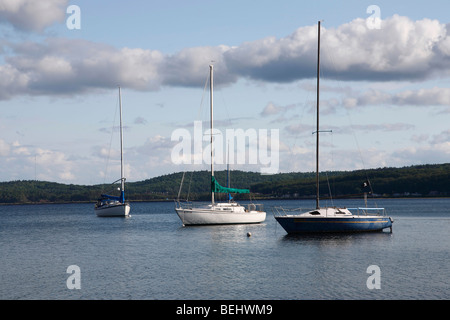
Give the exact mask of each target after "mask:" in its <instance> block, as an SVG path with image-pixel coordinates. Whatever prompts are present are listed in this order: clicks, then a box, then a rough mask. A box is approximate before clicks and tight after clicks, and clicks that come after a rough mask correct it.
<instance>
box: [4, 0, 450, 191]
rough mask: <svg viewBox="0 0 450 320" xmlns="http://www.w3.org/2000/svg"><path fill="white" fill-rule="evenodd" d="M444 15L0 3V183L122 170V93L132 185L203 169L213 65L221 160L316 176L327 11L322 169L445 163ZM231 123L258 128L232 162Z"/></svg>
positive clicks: (354, 7)
mask: <svg viewBox="0 0 450 320" xmlns="http://www.w3.org/2000/svg"><path fill="white" fill-rule="evenodd" d="M73 6H75V7H73ZM449 9H450V3H449V2H448V1H444V0H442V1H439V0H429V1H426V2H424V1H421V2H419V1H416V2H411V1H402V0H401V1H377V0H375V1H373V0H371V1H360V0H358V1H357V0H348V1H347V0H341V1H335V0H329V1H326V0H322V1H298V0H279V1H268V0H259V1H250V0H244V1H243V0H239V1H235V0H227V1H218V0H209V1H206V0H184V1H181V0H165V1H152V0H150V1H149V0H147V1H143V0H142V1H141V0H129V1H117V0H116V1H114V0H112V1H111V0H109V1H106V0H96V1H92V0H89V1H88V0H80V1H75V0H73V1H68V0H45V1H44V0H43V1H34V0H0V161H1V165H0V181H13V180H35V179H36V180H45V181H54V182H60V183H66V184H84V185H93V184H100V183H109V182H112V181H114V180H116V179H118V178H120V152H119V150H120V149H119V130H118V126H119V120H118V119H119V116H118V86H120V87H121V92H122V106H123V134H124V155H123V157H124V163H125V177H126V178H127V181H131V182H132V181H142V180H145V179H149V178H152V177H156V176H160V175H165V174H170V173H174V172H180V171H191V170H208V169H209V168H210V167H209V163H208V152H209V151H208V147H209V142H208V139H209V137H208V135H207V134H208V128H209V91H208V87H207V86H206V84H207V80H208V74H209V65H210V64H213V65H214V127H215V129H216V131H217V132H215V134H214V141H215V142H216V143H215V148H216V149H217V150H216V152H218V153H217V157H216V164H215V169H216V170H224V169H226V163H227V162H228V163H230V165H231V168H232V169H240V170H248V171H254V172H264V170H265V169H267V168H270V170H266V173H267V172H269V171H270V172H269V173H277V172H310V171H314V170H315V134H313V132H314V131H315V130H316V129H315V123H316V113H315V110H316V109H315V105H316V63H317V22H318V21H319V20H320V21H321V72H320V89H321V90H320V130H321V131H322V132H321V133H320V169H321V170H357V169H370V168H380V167H403V166H410V165H418V164H435V163H446V162H450V126H449V123H450V121H449V120H450V81H449V80H450V24H449V23H450V21H449V19H448V12H449ZM196 121H197V122H196ZM195 123H197V127H195ZM199 123H200V125H201V128H200V129H199V128H198V124H199ZM238 129H239V130H242V131H243V132H246V133H250V132H254V133H256V136H251V135H250V134H249V139H248V140H247V143H246V145H245V146H244V147H242V146H241V148H240V149H239V148H238V146H237V144H235V145H232V149H234V150H233V151H234V153H233V152H231V153H230V155H231V158H232V159H230V157H227V156H225V154H226V152H227V150H229V145H228V144H227V143H226V141H227V140H226V138H227V133H228V132H229V131H230V130H231V131H233V130H234V132H237V130H238ZM196 130H197V131H196ZM198 130H200V131H198ZM227 130H228V131H227ZM198 132H200V135H198V134H197V133H198ZM180 133H183V135H182V136H181V135H179V134H180ZM269 133H270V134H269ZM198 137H202V138H200V142H199V141H198V139H197V140H195V139H196V138H198ZM252 139H253V140H252ZM203 140H204V141H203ZM255 141H256V142H255ZM185 143H187V144H185ZM199 143H200V148H197V147H198V146H199ZM227 145H228V149H227V147H226V146H227ZM255 145H256V149H252V146H253V147H254V146H255ZM184 146H187V147H186V148H184ZM196 146H197V147H196ZM181 147H183V148H184V149H180V148H181ZM188 147H189V148H190V149H189V151H191V152H192V153H191V154H189V153H188V152H187V151H188ZM180 150H181V152H180ZM242 150H243V151H242ZM219 151H220V152H222V154H220V153H219ZM238 151H239V152H241V154H242V152H243V153H244V154H245V159H244V160H242V158H239V155H238ZM262 151H266V153H264V152H262ZM205 155H206V156H205ZM264 155H266V156H265V157H264ZM269 155H270V156H269ZM198 159H200V161H198ZM202 159H203V161H202ZM239 159H241V160H239ZM255 159H256V160H255Z"/></svg>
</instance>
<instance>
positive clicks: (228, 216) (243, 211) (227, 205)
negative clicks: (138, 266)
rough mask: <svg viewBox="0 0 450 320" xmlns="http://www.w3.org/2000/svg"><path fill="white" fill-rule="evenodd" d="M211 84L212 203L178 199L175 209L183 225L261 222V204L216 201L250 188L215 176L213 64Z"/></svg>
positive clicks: (263, 218) (210, 70) (262, 218)
mask: <svg viewBox="0 0 450 320" xmlns="http://www.w3.org/2000/svg"><path fill="white" fill-rule="evenodd" d="M209 73H210V75H209V80H210V81H209V84H210V129H211V203H208V204H205V205H198V206H194V205H193V204H192V203H182V202H180V201H179V199H178V200H177V201H176V207H175V211H176V213H177V214H178V217H179V218H180V219H181V221H182V223H183V225H185V226H186V225H215V224H248V223H261V222H263V221H264V220H265V219H266V212H265V211H263V209H262V205H260V204H253V203H251V204H249V205H247V207H245V206H243V205H240V204H238V203H236V202H234V201H231V200H229V201H227V202H216V201H215V197H214V194H215V193H250V191H249V190H248V189H236V188H227V187H223V186H221V185H220V184H219V182H217V180H216V178H215V177H214V146H213V143H214V140H213V65H210V66H209Z"/></svg>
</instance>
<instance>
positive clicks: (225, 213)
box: [175, 204, 266, 225]
mask: <svg viewBox="0 0 450 320" xmlns="http://www.w3.org/2000/svg"><path fill="white" fill-rule="evenodd" d="M175 211H176V212H177V214H178V217H179V218H180V219H181V221H182V222H183V225H214V224H248V223H261V222H263V221H264V220H265V219H266V212H264V211H258V210H245V208H244V207H243V206H239V205H227V204H217V205H214V206H211V205H208V206H205V207H198V208H182V207H181V206H179V207H177V208H176V209H175Z"/></svg>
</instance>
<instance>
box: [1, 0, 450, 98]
mask: <svg viewBox="0 0 450 320" xmlns="http://www.w3.org/2000/svg"><path fill="white" fill-rule="evenodd" d="M21 3H22V2H21ZM24 3H25V2H24ZM27 3H28V2H27ZM52 3H53V6H52V8H54V7H56V6H57V5H60V4H61V3H64V2H56V1H55V2H51V3H50V4H49V5H51V4H52ZM8 8H9V7H8ZM10 11H12V9H11V8H10V9H9V11H8V12H10ZM50 12H51V10H50ZM49 15H50V14H49ZM447 29H448V28H447V26H446V25H444V24H442V23H439V21H437V20H429V19H423V20H418V21H412V20H410V19H409V18H407V17H400V16H397V15H394V16H393V17H390V18H387V19H386V20H384V21H383V24H382V28H381V29H379V30H376V29H375V30H371V29H368V28H367V26H366V25H365V20H363V19H355V20H353V21H351V22H349V23H346V24H343V25H341V26H339V27H337V28H330V29H325V28H324V30H323V38H322V48H323V55H322V70H323V72H324V76H325V77H329V78H335V79H341V80H369V81H386V80H404V79H407V80H421V79H427V78H430V77H435V76H445V75H447V74H449V73H450V40H449V37H448V34H447ZM316 41H317V30H316V26H307V27H301V28H299V29H297V30H296V31H295V32H293V33H292V34H291V35H289V36H287V37H284V38H280V39H277V38H274V37H269V38H264V39H260V40H255V41H250V42H245V43H242V44H241V45H239V46H235V47H229V46H226V45H220V46H216V47H211V46H208V47H206V46H205V47H194V48H186V49H183V50H180V51H179V52H177V53H175V54H171V55H166V54H163V53H162V52H160V51H157V50H144V49H141V48H120V49H118V48H114V47H112V46H109V45H105V44H102V43H95V42H91V41H86V40H81V39H61V38H48V39H46V40H45V41H44V42H40V43H32V42H23V43H7V44H5V46H7V47H8V46H9V48H6V50H3V55H4V61H5V63H4V64H3V65H0V69H1V71H2V72H1V73H0V74H1V75H0V83H1V84H2V86H1V88H2V89H0V99H3V100H4V99H10V98H12V97H14V96H15V95H18V94H29V95H60V94H74V93H79V92H86V91H88V90H97V89H99V88H101V89H102V88H112V87H116V86H117V85H118V84H120V85H121V86H123V87H128V88H132V89H136V90H144V91H149V90H158V89H159V88H160V87H161V86H186V87H190V86H203V85H204V83H205V78H206V75H207V72H208V69H207V65H208V64H209V63H211V60H214V61H215V68H216V69H217V73H216V74H217V77H218V80H219V81H218V82H217V84H220V85H227V84H230V83H234V82H236V81H237V79H239V78H251V79H255V80H262V81H268V82H288V81H294V80H299V79H305V78H311V77H314V76H315V72H316V50H317V48H316ZM427 94H429V95H430V96H431V97H433V92H423V93H417V95H416V96H415V97H414V96H413V97H407V96H405V97H402V96H399V97H397V98H398V99H399V100H403V101H407V100H408V98H409V99H416V100H417V99H419V98H420V95H422V99H424V100H426V99H427ZM447 95H448V94H447ZM368 98H369V97H366V99H368ZM370 98H371V99H375V101H377V100H381V101H383V99H386V98H385V97H383V96H379V97H375V96H374V95H371V96H370ZM446 99H447V98H445V101H446ZM345 103H346V105H347V106H352V105H354V104H355V101H354V100H352V99H351V98H349V99H348V100H346V102H345ZM367 103H369V101H366V104H367ZM440 103H442V101H441V102H440Z"/></svg>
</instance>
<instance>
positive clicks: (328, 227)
mask: <svg viewBox="0 0 450 320" xmlns="http://www.w3.org/2000/svg"><path fill="white" fill-rule="evenodd" d="M319 79H320V21H319V23H318V45H317V110H316V111H317V117H316V119H317V123H316V131H315V132H314V133H315V134H316V208H315V209H311V210H307V211H306V212H305V211H303V210H301V209H294V210H288V209H285V208H283V207H275V208H274V216H275V219H276V221H277V222H278V223H279V224H280V225H281V226H282V227H283V229H284V230H286V232H287V233H325V232H370V231H382V230H383V229H386V228H390V230H391V231H392V223H393V220H392V218H391V217H388V216H387V215H386V211H385V209H384V208H337V207H325V208H322V207H320V205H319V133H320V132H321V131H319ZM366 206H367V205H366ZM352 211H353V212H352Z"/></svg>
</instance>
